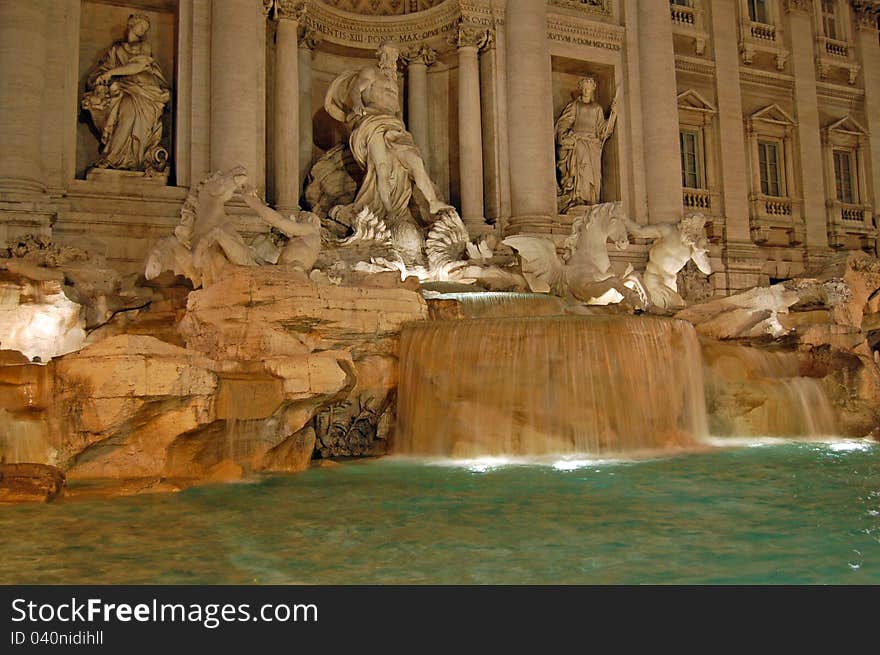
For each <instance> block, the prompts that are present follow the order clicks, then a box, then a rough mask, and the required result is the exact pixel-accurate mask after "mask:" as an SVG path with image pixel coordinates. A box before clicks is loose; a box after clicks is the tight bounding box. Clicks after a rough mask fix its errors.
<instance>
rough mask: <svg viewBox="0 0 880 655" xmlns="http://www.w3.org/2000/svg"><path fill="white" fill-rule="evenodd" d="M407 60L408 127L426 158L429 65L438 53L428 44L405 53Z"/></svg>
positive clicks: (427, 145)
mask: <svg viewBox="0 0 880 655" xmlns="http://www.w3.org/2000/svg"><path fill="white" fill-rule="evenodd" d="M403 59H404V61H405V62H406V81H407V125H406V126H407V128H408V129H409V131H410V134H412V135H413V140H414V141H415V142H416V145H417V146H418V148H419V152H421V154H422V158H423V159H425V158H427V156H428V150H429V140H428V66H431V65H432V64H434V63H435V62H436V61H437V53H436V52H435V51H434V50H431V48H429V47H428V46H426V45H422V46H420V47H417V48H413V49H412V50H409V51H408V52H406V53H405V54H404V55H403Z"/></svg>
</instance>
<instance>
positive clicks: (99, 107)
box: [82, 14, 171, 172]
mask: <svg viewBox="0 0 880 655" xmlns="http://www.w3.org/2000/svg"><path fill="white" fill-rule="evenodd" d="M149 29H150V21H149V19H148V18H147V17H146V16H145V15H143V14H132V15H131V16H129V18H128V28H127V30H126V35H125V39H124V40H122V41H117V42H116V43H114V44H113V45H112V46H110V49H109V50H108V51H107V53H106V54H105V55H104V57H103V58H102V59H101V61H100V62H99V63H98V65H97V67H96V68H95V69H94V70H93V71H92V72H91V74H90V75H89V79H88V83H87V85H86V93H85V94H84V96H83V101H82V105H83V108H84V109H87V110H88V111H89V112H90V113H91V115H92V120H93V121H94V123H95V127H97V128H98V130H99V131H100V133H101V155H102V156H101V159H100V160H99V161H98V162H96V163H95V166H96V167H98V168H113V169H121V170H134V171H147V172H152V171H157V170H162V169H164V167H165V163H166V160H167V157H168V153H167V151H166V150H165V149H164V148H162V147H161V145H160V142H161V140H162V113H163V112H164V111H165V105H166V104H168V101H169V100H170V99H171V93H170V91H169V87H168V83H167V82H166V81H165V77H164V76H163V75H162V71H161V70H160V69H159V65H158V64H157V63H156V60H155V59H153V56H152V50H151V48H150V45H149V44H148V43H147V42H146V41H145V36H146V34H147V31H148V30H149Z"/></svg>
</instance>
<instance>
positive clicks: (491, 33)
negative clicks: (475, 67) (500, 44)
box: [482, 29, 496, 52]
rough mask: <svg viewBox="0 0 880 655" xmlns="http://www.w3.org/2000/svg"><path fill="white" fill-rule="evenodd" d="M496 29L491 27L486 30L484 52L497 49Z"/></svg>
mask: <svg viewBox="0 0 880 655" xmlns="http://www.w3.org/2000/svg"><path fill="white" fill-rule="evenodd" d="M495 44H496V41H495V30H494V29H490V30H486V42H485V43H483V46H482V50H483V52H488V51H489V50H494V49H495Z"/></svg>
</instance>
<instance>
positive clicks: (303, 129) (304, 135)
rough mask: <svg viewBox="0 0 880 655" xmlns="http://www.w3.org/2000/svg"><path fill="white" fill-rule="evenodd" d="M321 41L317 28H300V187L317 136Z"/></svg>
mask: <svg viewBox="0 0 880 655" xmlns="http://www.w3.org/2000/svg"><path fill="white" fill-rule="evenodd" d="M320 42H321V36H320V35H319V34H318V33H317V32H315V30H313V29H311V28H308V27H305V26H303V25H301V26H300V28H299V88H300V94H299V188H300V189H302V187H303V182H304V181H305V179H306V177H307V176H308V174H309V170H311V167H312V148H313V147H314V140H315V136H314V134H313V128H312V52H313V51H314V49H315V48H317V47H318V44H319V43H320Z"/></svg>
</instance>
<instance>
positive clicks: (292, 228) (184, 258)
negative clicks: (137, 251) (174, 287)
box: [145, 166, 321, 288]
mask: <svg viewBox="0 0 880 655" xmlns="http://www.w3.org/2000/svg"><path fill="white" fill-rule="evenodd" d="M237 192H240V193H241V194H242V197H243V199H244V201H245V204H247V205H248V207H250V208H251V209H252V210H253V211H254V212H255V213H256V214H257V216H259V217H260V218H261V219H263V220H264V221H265V222H266V223H267V224H268V225H269V226H270V227H272V228H275V229H276V230H278V231H279V232H280V233H281V234H283V235H284V239H282V243H281V245H280V246H276V245H275V242H274V241H273V240H272V239H271V238H270V237H268V236H266V235H258V236H257V237H256V238H255V239H254V240H253V243H248V242H246V241H245V240H244V238H242V236H241V234H239V232H238V230H237V229H236V227H235V224H234V219H232V218H230V217H229V216H228V215H227V214H226V209H225V205H226V203H227V202H229V200H231V199H232V196H233V195H234V194H235V193H237ZM298 214H299V215H298V216H297V217H294V216H293V215H291V216H289V217H286V216H282V215H281V214H280V213H278V212H277V211H275V210H274V209H272V208H270V207H268V206H267V205H266V203H264V202H263V201H262V200H261V199H260V197H259V195H258V194H257V191H256V189H255V188H254V186H253V185H252V184H251V183H250V181H249V180H248V176H247V171H246V170H245V169H244V167H242V166H237V167H235V168H233V169H231V170H229V171H226V172H222V173H212V174H211V175H209V176H208V177H206V178H205V179H204V180H202V181H201V182H199V184H198V185H196V186H195V187H193V189H192V190H191V191H190V193H189V195H188V196H187V198H186V201H185V202H184V203H183V208H182V209H181V210H180V223H179V224H178V226H177V227H176V228H174V235H173V236H169V237H165V238H164V239H162V240H161V241H159V243H158V244H157V245H156V246H155V247H154V248H153V249H152V250H151V251H150V253H149V255H148V256H147V263H146V273H145V277H146V278H147V279H148V280H152V279H154V278H156V277H158V276H159V274H160V273H162V272H163V271H172V272H173V273H175V274H176V275H182V276H184V277H186V278H189V279H190V280H191V281H192V283H193V286H194V287H195V288H198V287H200V286H207V285H209V284H211V283H212V282H214V281H215V280H216V279H217V278H218V277H219V275H220V272H221V271H222V270H223V269H224V268H225V267H226V266H227V265H229V264H234V265H237V266H262V265H267V264H279V265H284V266H288V267H290V268H298V269H301V270H303V271H305V272H309V271H311V270H312V268H313V267H314V265H315V262H316V261H317V259H318V255H319V253H320V251H321V221H320V219H319V218H318V217H317V216H315V215H314V214H312V213H310V212H298Z"/></svg>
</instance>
